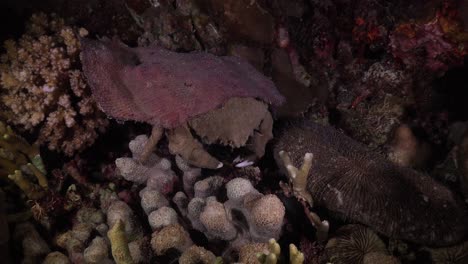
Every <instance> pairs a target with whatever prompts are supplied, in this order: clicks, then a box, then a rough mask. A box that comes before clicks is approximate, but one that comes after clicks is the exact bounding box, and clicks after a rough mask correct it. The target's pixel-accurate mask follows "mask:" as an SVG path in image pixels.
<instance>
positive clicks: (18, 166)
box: [0, 122, 48, 199]
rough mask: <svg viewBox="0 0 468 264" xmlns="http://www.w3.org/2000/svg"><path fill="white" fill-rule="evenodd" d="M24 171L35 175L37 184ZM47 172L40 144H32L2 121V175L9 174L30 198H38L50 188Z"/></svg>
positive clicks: (0, 167) (0, 136) (0, 133)
mask: <svg viewBox="0 0 468 264" xmlns="http://www.w3.org/2000/svg"><path fill="white" fill-rule="evenodd" d="M23 171H24V172H26V173H27V174H29V175H32V176H34V177H35V178H36V180H37V184H35V183H34V182H33V181H32V180H31V179H30V177H28V176H26V175H24V174H23ZM45 174H46V172H45V168H44V164H43V163H42V158H41V156H40V153H39V148H38V146H37V145H30V144H29V143H28V142H27V141H26V140H24V139H23V138H21V137H20V136H18V135H16V134H15V133H14V132H13V130H12V129H11V127H9V126H6V125H5V124H4V123H3V122H0V177H3V178H5V177H6V176H8V178H9V179H11V180H12V181H13V182H14V183H15V184H16V185H17V186H18V187H19V188H20V189H21V190H23V192H24V193H25V194H26V196H28V198H29V199H38V198H40V197H42V196H43V195H44V194H45V192H44V191H45V190H46V189H47V188H48V183H47V178H46V175H45Z"/></svg>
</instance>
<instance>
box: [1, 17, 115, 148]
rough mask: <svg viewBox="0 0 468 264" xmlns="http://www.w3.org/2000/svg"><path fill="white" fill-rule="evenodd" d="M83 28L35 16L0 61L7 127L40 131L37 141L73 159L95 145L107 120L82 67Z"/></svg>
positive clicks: (57, 19) (51, 18)
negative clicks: (81, 43) (93, 96)
mask: <svg viewBox="0 0 468 264" xmlns="http://www.w3.org/2000/svg"><path fill="white" fill-rule="evenodd" d="M86 35H87V31H86V30H85V29H83V28H75V27H71V26H67V25H66V24H65V22H64V20H63V19H60V18H58V17H57V16H55V15H50V16H48V15H45V14H43V13H39V14H34V15H33V16H32V17H31V19H30V21H29V23H28V24H27V27H26V32H25V33H24V34H23V35H22V36H21V38H20V39H19V40H17V41H15V40H7V41H6V42H5V44H4V46H5V49H6V53H5V54H3V55H2V56H1V64H0V77H1V80H0V86H1V87H0V88H1V91H2V94H1V96H0V100H1V102H2V103H3V105H4V106H5V110H6V112H5V113H4V115H5V116H6V118H7V119H8V122H10V123H12V124H15V125H19V126H21V127H23V128H24V129H26V130H28V131H38V133H39V137H38V142H39V143H40V144H46V145H47V146H48V148H49V149H51V150H56V151H59V152H63V153H65V154H66V155H69V156H71V155H73V154H74V153H76V152H79V151H82V150H83V149H85V148H87V147H89V146H90V145H92V144H93V143H94V141H95V140H96V138H97V136H98V132H103V131H104V129H105V128H106V126H107V124H108V121H107V119H106V118H105V116H104V115H103V114H102V112H100V111H99V110H98V109H97V106H96V104H95V102H94V100H93V99H92V98H91V94H90V92H91V91H90V89H89V87H88V86H87V84H86V81H85V79H84V75H83V73H82V72H81V66H80V59H79V57H80V50H81V49H80V42H79V40H78V39H79V38H80V37H83V36H86Z"/></svg>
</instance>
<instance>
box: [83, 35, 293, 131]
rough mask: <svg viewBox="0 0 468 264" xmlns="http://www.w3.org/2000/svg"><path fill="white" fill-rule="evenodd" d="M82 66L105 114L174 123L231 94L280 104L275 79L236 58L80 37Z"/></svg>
mask: <svg viewBox="0 0 468 264" xmlns="http://www.w3.org/2000/svg"><path fill="white" fill-rule="evenodd" d="M81 45H82V50H83V52H82V63H83V71H84V73H85V75H86V77H87V79H88V82H89V84H90V86H91V88H92V91H93V94H94V97H95V100H96V101H97V102H98V104H99V106H100V107H101V108H102V110H103V111H104V112H105V113H107V114H108V115H109V116H111V117H113V118H116V119H119V120H134V121H142V122H148V123H150V124H152V125H161V126H163V127H165V128H174V127H177V126H179V125H180V124H182V123H184V122H186V121H187V120H189V119H190V118H192V117H194V116H197V115H200V114H203V113H206V112H208V111H210V110H213V109H215V108H218V107H219V106H221V105H222V104H223V103H225V102H226V101H227V100H229V99H230V98H233V97H252V98H258V99H260V100H262V101H264V102H266V103H269V104H274V105H280V104H281V103H282V102H283V100H284V98H283V96H281V94H280V93H279V92H278V91H277V90H276V87H275V86H274V84H273V82H272V81H271V80H269V79H268V78H266V77H265V76H263V75H262V74H261V73H259V72H258V71H257V70H256V69H255V68H254V67H253V66H251V65H250V64H248V63H247V62H245V61H243V60H242V59H240V58H237V57H217V56H214V55H212V54H209V53H205V52H193V53H176V52H171V51H168V50H164V49H162V48H159V47H139V48H129V47H127V46H125V45H123V44H121V43H118V42H116V41H108V40H107V41H95V40H89V39H82V40H81Z"/></svg>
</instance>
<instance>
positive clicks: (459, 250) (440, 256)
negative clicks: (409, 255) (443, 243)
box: [425, 241, 468, 264]
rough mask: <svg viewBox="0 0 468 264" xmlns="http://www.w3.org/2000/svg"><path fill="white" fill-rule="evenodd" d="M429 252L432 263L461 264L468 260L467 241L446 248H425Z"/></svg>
mask: <svg viewBox="0 0 468 264" xmlns="http://www.w3.org/2000/svg"><path fill="white" fill-rule="evenodd" d="M425 250H427V251H429V253H430V254H431V259H432V262H433V263H434V264H445V263H451V264H462V263H467V262H468V242H467V241H465V242H463V243H461V244H459V245H455V246H452V247H447V248H433V249H425Z"/></svg>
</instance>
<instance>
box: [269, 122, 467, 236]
mask: <svg viewBox="0 0 468 264" xmlns="http://www.w3.org/2000/svg"><path fill="white" fill-rule="evenodd" d="M280 150H286V151H288V152H289V154H290V155H291V160H292V164H296V165H298V164H301V163H302V159H303V157H304V155H305V154H306V153H313V155H314V160H313V162H312V165H311V169H310V172H308V173H306V175H302V176H303V177H305V179H304V178H302V179H294V181H296V182H297V183H298V184H299V185H297V186H296V185H294V182H293V185H294V189H299V190H305V191H306V192H307V193H308V195H310V198H311V199H312V200H313V201H314V203H316V204H317V205H320V206H324V207H326V208H327V209H328V210H330V211H332V212H335V213H337V214H338V216H342V217H345V218H348V219H351V220H354V221H358V222H361V223H364V224H366V225H369V226H371V227H372V228H374V229H375V230H376V231H378V232H381V233H383V234H386V235H388V236H390V237H394V238H398V239H407V240H410V241H413V242H417V243H422V244H436V245H447V244H453V243H456V242H457V241H459V240H461V239H462V238H463V237H464V236H465V234H466V232H467V231H468V230H467V227H466V225H465V223H466V222H467V221H468V215H467V212H466V208H465V205H464V204H463V202H462V201H461V199H459V197H457V195H456V194H455V193H453V192H452V191H451V190H450V189H448V188H447V187H446V186H444V185H442V184H440V183H439V182H436V181H435V180H434V179H432V178H431V177H430V176H428V175H424V174H422V173H419V172H417V171H414V170H411V169H409V168H403V167H399V166H396V165H394V164H392V163H391V162H389V161H388V160H387V159H385V157H383V156H380V155H379V154H377V153H374V152H372V151H370V150H369V149H368V148H367V147H365V146H364V145H362V144H360V143H358V142H356V141H354V140H352V139H351V138H348V137H346V136H345V135H343V134H341V133H340V132H338V131H336V130H334V129H333V128H330V127H324V126H321V125H318V124H315V123H311V122H308V123H304V124H302V125H299V126H295V127H291V128H289V129H286V130H285V131H283V133H282V135H280V136H279V137H278V143H277V144H276V147H275V155H278V152H280ZM276 160H277V162H278V164H279V166H280V167H281V168H282V169H283V170H284V171H285V172H287V171H291V169H290V168H293V166H292V167H291V166H288V167H289V168H288V169H286V168H285V167H284V166H285V165H283V160H282V159H281V158H280V157H279V156H276ZM310 175H313V176H310ZM296 176H300V175H296ZM290 177H294V175H293V174H290ZM298 178H300V177H298ZM303 193H304V192H303ZM434 226H437V228H434Z"/></svg>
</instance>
